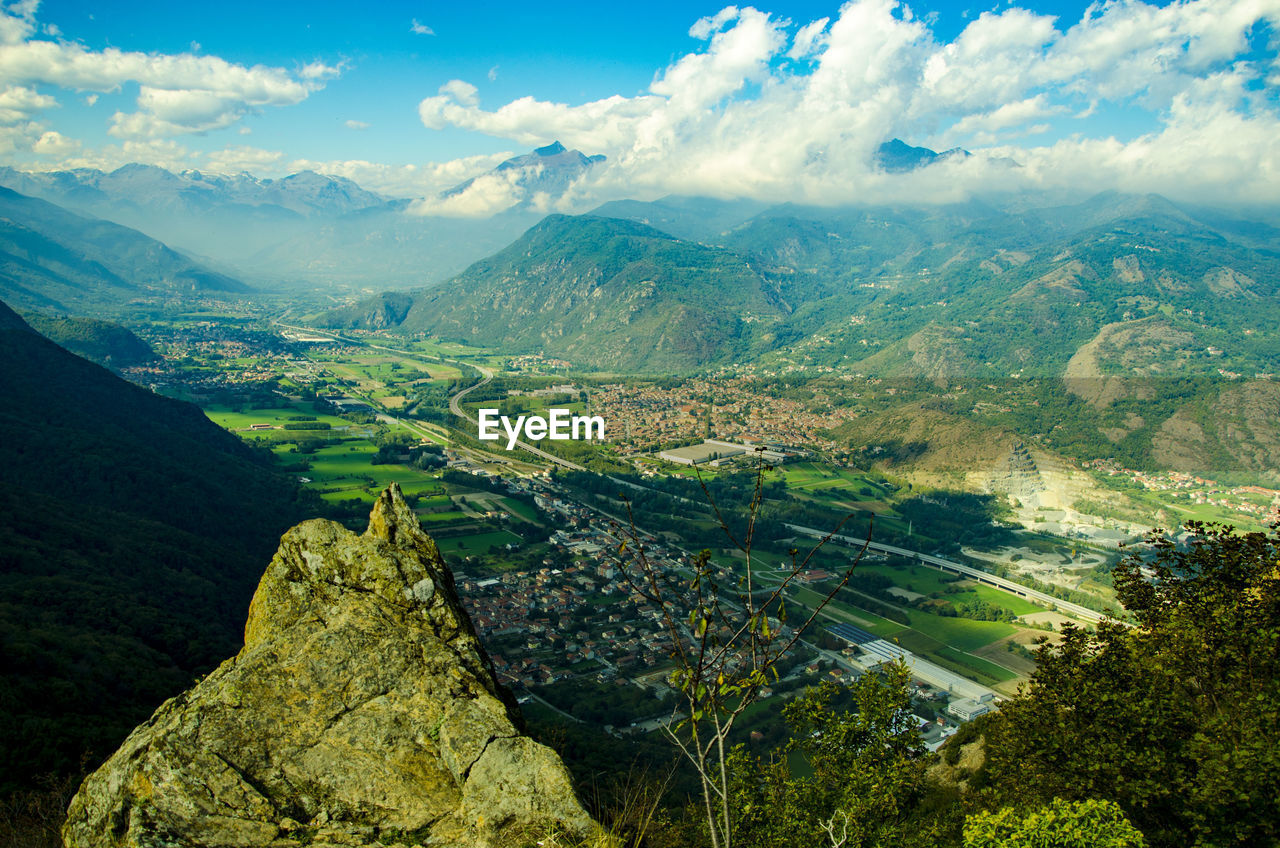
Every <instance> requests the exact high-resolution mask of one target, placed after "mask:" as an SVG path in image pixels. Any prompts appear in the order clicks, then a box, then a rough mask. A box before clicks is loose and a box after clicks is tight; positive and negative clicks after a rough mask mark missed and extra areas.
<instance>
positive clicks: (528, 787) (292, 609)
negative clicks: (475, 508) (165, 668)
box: [63, 484, 596, 848]
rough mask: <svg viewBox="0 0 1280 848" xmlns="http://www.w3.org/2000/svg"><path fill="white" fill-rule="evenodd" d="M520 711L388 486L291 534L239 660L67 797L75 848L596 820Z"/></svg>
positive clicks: (296, 839)
mask: <svg viewBox="0 0 1280 848" xmlns="http://www.w3.org/2000/svg"><path fill="white" fill-rule="evenodd" d="M520 724H521V722H520V717H519V713H518V712H517V710H516V708H515V705H514V703H513V702H512V699H511V697H510V695H509V693H507V692H506V690H505V689H503V688H502V687H501V685H500V684H499V683H498V682H497V680H496V678H495V677H494V674H493V671H492V665H491V663H490V661H489V658H488V656H487V655H486V654H485V652H484V649H483V647H482V646H481V645H480V643H479V641H478V639H477V638H476V635H475V631H474V629H473V628H472V626H471V622H470V619H469V618H468V617H467V614H466V612H465V610H464V609H463V608H462V605H461V604H460V602H459V601H458V597H457V594H456V592H455V590H454V585H453V578H452V575H451V574H450V572H449V568H448V566H447V565H446V564H445V562H444V560H443V559H442V558H441V556H440V553H439V551H438V550H437V548H436V545H435V543H434V541H432V539H431V537H430V536H428V535H427V534H426V533H424V532H423V531H422V529H421V528H420V526H419V524H418V520H417V517H416V516H415V515H414V513H413V511H412V510H411V509H410V508H409V506H408V504H406V503H405V500H404V498H403V497H402V496H401V493H400V490H399V487H398V486H396V485H395V484H392V486H391V487H389V488H388V489H387V490H386V491H384V492H383V493H382V494H381V496H380V497H379V498H378V501H377V503H376V504H375V505H374V508H373V511H372V514H371V515H370V520H369V526H368V529H367V530H366V531H365V532H364V533H363V534H362V535H356V534H355V533H352V532H351V531H349V530H347V529H346V528H344V527H342V526H341V525H339V524H336V523H334V522H331V521H325V520H313V521H307V522H304V523H302V524H300V525H298V526H297V527H294V528H293V529H292V530H290V531H288V532H287V533H285V535H284V537H283V538H282V539H281V541H280V548H279V550H278V551H277V553H276V555H275V557H273V559H272V561H271V564H270V566H268V568H267V572H266V574H265V575H264V576H263V578H262V581H261V583H260V584H259V586H258V590H257V592H256V593H255V595H254V598H253V601H252V603H251V605H250V610H249V620H248V623H247V625H246V627H245V645H244V648H243V650H241V651H240V653H239V654H238V655H237V656H235V657H234V658H232V659H230V660H227V661H226V662H225V663H223V664H222V665H221V666H220V667H219V668H218V669H217V670H216V671H214V672H213V673H212V674H210V675H209V676H208V677H206V678H205V679H204V680H202V681H200V682H199V683H198V684H196V686H195V687H193V688H192V689H191V690H189V691H188V692H186V693H185V694H183V695H181V696H179V697H177V698H174V699H171V700H170V701H168V702H166V703H165V704H164V705H162V706H161V707H160V709H159V710H157V711H156V713H155V715H153V716H152V718H151V719H150V720H149V721H148V722H146V723H145V724H143V725H141V726H140V727H138V728H137V729H136V730H135V731H134V732H133V733H132V734H131V735H130V736H129V738H128V739H127V740H126V741H125V743H124V745H123V746H121V748H120V750H119V751H117V752H116V753H115V754H114V755H113V756H112V757H111V758H110V759H109V760H108V761H107V762H106V763H105V764H104V765H103V766H102V767H101V768H100V769H99V770H98V771H97V772H95V773H94V774H93V775H91V776H90V777H89V778H88V779H87V780H86V781H85V782H84V785H83V786H82V787H81V789H80V791H79V793H78V794H77V795H76V797H75V799H74V800H73V801H72V804H71V808H70V811H69V814H68V819H67V825H66V827H65V829H64V834H63V835H64V840H65V844H66V845H67V846H68V848H81V846H84V848H88V846H95V848H97V846H102V848H106V846H112V848H116V846H149V845H160V844H166V845H167V844H181V845H186V846H215V845H217V846H222V845H237V846H246V848H251V847H252V846H263V848H267V847H268V846H270V848H285V846H294V845H302V844H309V843H310V842H312V841H315V842H324V841H327V842H330V843H334V844H341V845H360V846H373V845H386V844H393V845H394V844H399V845H406V846H407V845H425V844H431V845H435V844H447V845H458V846H495V848H496V846H506V845H513V844H521V843H522V842H523V841H525V840H528V839H530V838H534V839H536V838H538V837H540V836H541V835H546V834H549V833H551V832H553V831H559V832H562V833H564V832H567V833H570V834H573V835H576V836H579V837H581V836H586V835H588V834H590V833H592V832H593V831H594V830H595V829H596V826H595V824H594V823H593V822H592V821H591V819H590V818H589V816H588V815H587V813H586V812H585V811H584V810H583V809H582V806H581V805H580V804H579V802H578V800H577V798H576V797H575V796H574V793H573V789H572V785H571V782H570V778H569V775H568V773H567V771H566V770H565V768H564V765H563V764H562V763H561V762H560V759H559V757H557V756H556V754H555V753H554V752H553V751H551V750H550V749H549V748H546V747H544V746H542V745H540V744H538V743H536V742H534V741H533V740H532V739H530V738H528V737H527V736H525V735H524V734H523V733H522V732H521V729H520Z"/></svg>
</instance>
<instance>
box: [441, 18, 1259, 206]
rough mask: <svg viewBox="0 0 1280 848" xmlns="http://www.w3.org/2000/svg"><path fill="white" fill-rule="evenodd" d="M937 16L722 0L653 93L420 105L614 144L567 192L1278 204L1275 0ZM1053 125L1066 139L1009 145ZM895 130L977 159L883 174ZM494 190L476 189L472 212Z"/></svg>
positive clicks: (447, 90) (447, 121) (491, 126)
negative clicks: (1113, 129)
mask: <svg viewBox="0 0 1280 848" xmlns="http://www.w3.org/2000/svg"><path fill="white" fill-rule="evenodd" d="M931 26H932V19H931V18H925V19H923V20H922V19H919V18H915V17H913V16H912V15H911V14H910V13H909V11H908V10H907V8H906V7H905V6H903V5H901V4H899V3H896V2H894V0H851V2H847V3H846V4H845V5H844V6H843V7H842V8H841V9H840V13H839V15H838V16H836V17H835V18H834V19H833V20H825V19H819V20H815V21H812V22H808V23H802V24H800V25H799V26H798V27H794V35H789V32H791V31H792V30H793V25H792V24H791V23H790V22H788V21H785V20H781V19H778V18H776V17H774V16H772V15H770V14H768V13H766V12H762V11H759V10H756V9H753V8H738V7H734V6H730V7H727V8H725V9H723V10H722V11H720V12H719V13H717V14H716V15H713V16H709V17H705V18H702V19H699V20H698V21H697V22H695V23H694V24H693V26H692V28H691V29H690V35H692V36H693V37H695V38H698V39H701V40H703V41H705V42H706V43H705V45H703V46H701V47H699V48H698V49H697V50H695V51H693V52H691V53H688V54H687V55H684V56H680V57H678V58H676V59H675V60H674V61H673V62H672V63H671V64H670V65H669V66H668V67H667V68H665V69H664V70H662V71H660V72H659V73H658V74H657V75H656V76H655V78H654V80H653V82H652V84H651V85H650V86H649V90H648V91H647V92H644V93H641V94H638V95H635V96H631V97H623V96H613V97H607V98H604V99H600V100H594V101H590V102H586V103H581V104H567V103H558V102H553V101H546V100H539V99H535V98H533V97H521V98H518V99H516V100H512V101H510V102H508V103H506V104H504V105H500V106H498V107H497V108H494V109H485V108H482V107H481V106H480V105H479V102H478V99H477V97H476V90H475V88H474V87H473V86H470V85H468V84H466V83H464V82H462V81H457V80H455V81H453V82H451V83H449V84H448V85H447V86H445V87H442V88H441V89H440V92H439V94H437V95H435V96H432V97H428V98H426V99H424V100H423V101H422V102H421V103H420V105H419V113H420V116H421V118H422V121H423V123H424V124H425V125H426V126H427V127H429V128H433V129H438V128H443V127H450V126H451V127H459V128H463V129H467V130H473V131H478V132H482V133H486V134H488V135H492V136H497V137H500V138H508V139H511V140H513V141H515V142H517V143H519V144H521V145H530V144H540V143H544V142H545V140H546V139H549V138H559V139H561V140H562V141H563V142H564V143H565V144H566V145H567V146H569V147H577V148H579V149H582V150H584V151H586V152H588V153H596V152H600V153H605V154H607V155H608V156H609V160H608V162H607V163H606V164H605V165H603V166H600V167H598V168H595V169H593V170H592V171H591V172H590V177H589V179H588V180H585V181H584V182H583V183H582V184H581V185H579V186H578V187H577V193H578V196H579V197H580V198H581V199H582V201H583V202H587V200H588V199H589V198H592V197H594V198H606V197H611V196H619V195H623V196H658V195H661V194H665V193H681V194H711V195H716V196H751V197H760V198H764V199H769V200H794V201H801V202H817V203H834V202H849V201H852V200H872V199H876V198H877V197H883V198H894V199H906V198H907V197H916V198H918V199H939V198H943V197H956V196H963V195H964V194H965V193H967V192H971V191H974V190H982V189H987V188H993V187H998V186H1007V187H1009V188H1033V187H1036V186H1045V187H1067V188H1078V189H1081V190H1091V189H1101V188H1109V187H1120V186H1123V187H1125V188H1126V189H1128V190H1135V191H1160V192H1164V193H1168V194H1171V195H1174V196H1185V197H1190V196H1192V195H1194V196H1196V197H1198V198H1199V197H1208V196H1210V195H1213V196H1216V197H1218V198H1219V199H1222V200H1234V199H1236V198H1237V197H1239V196H1255V197H1262V196H1264V195H1265V194H1266V193H1267V192H1270V193H1271V196H1272V198H1274V197H1280V148H1278V147H1277V145H1280V132H1278V131H1277V130H1280V116H1278V114H1277V109H1276V105H1275V103H1276V98H1275V93H1276V92H1275V89H1276V87H1277V82H1278V81H1280V80H1277V78H1278V77H1280V73H1278V72H1277V68H1280V64H1277V63H1278V62H1280V59H1277V57H1276V50H1277V44H1276V43H1274V41H1273V43H1271V44H1268V45H1258V44H1252V45H1251V43H1250V39H1251V38H1253V39H1257V38H1260V37H1261V36H1258V32H1260V31H1261V32H1264V31H1265V27H1266V26H1271V27H1277V26H1280V0H1174V2H1171V3H1168V4H1167V5H1164V6H1161V7H1157V6H1154V5H1148V4H1147V3H1144V2H1139V0H1114V2H1104V3H1098V4H1094V5H1092V6H1090V7H1089V8H1088V9H1087V10H1086V11H1085V12H1084V13H1083V15H1082V16H1081V18H1080V19H1079V20H1069V19H1059V18H1055V17H1053V16H1050V15H1043V14H1038V13H1036V12H1033V11H1028V10H1026V9H1022V8H1017V7H1005V8H1003V9H1002V10H1001V11H998V12H984V13H982V14H980V15H978V16H977V17H976V18H974V19H972V20H970V22H969V23H968V25H967V26H966V27H965V28H964V29H963V30H962V31H961V32H960V33H959V35H957V36H956V37H955V38H953V39H951V40H950V41H940V40H938V38H937V37H936V36H935V34H934V32H933V31H932V29H931ZM1256 50H1261V51H1262V54H1263V55H1262V56H1261V58H1259V57H1257V56H1256V55H1253V54H1251V53H1250V51H1256ZM1246 54H1248V55H1246ZM787 59H791V60H793V61H791V62H788V61H786V60H787ZM799 59H803V60H806V61H804V62H801V63H797V62H796V61H794V60H799ZM1104 108H1105V109H1106V110H1107V111H1106V112H1102V114H1115V113H1117V112H1120V111H1124V110H1136V111H1137V112H1138V114H1139V116H1142V118H1144V119H1145V120H1146V121H1147V124H1146V126H1148V127H1149V131H1147V132H1145V133H1144V134H1143V135H1141V137H1139V138H1135V139H1132V140H1130V141H1127V142H1123V141H1118V140H1115V139H1112V138H1088V137H1085V136H1083V135H1078V134H1079V133H1080V132H1081V131H1082V130H1081V128H1082V127H1085V126H1088V127H1089V128H1090V129H1092V130H1093V131H1095V132H1096V131H1097V130H1096V127H1097V126H1105V123H1103V122H1102V121H1100V120H1098V119H1095V120H1094V121H1092V122H1090V123H1089V124H1087V125H1086V124H1082V123H1080V121H1081V119H1083V118H1086V117H1089V116H1090V115H1095V114H1097V113H1099V112H1101V111H1102V110H1103V109H1104ZM1130 126H1132V124H1130ZM1104 132H1105V130H1104ZM1130 132H1132V130H1130ZM1045 134H1051V135H1052V136H1056V137H1058V138H1060V139H1062V140H1058V141H1053V142H1051V143H1049V144H1046V145H1043V146H1039V147H1032V146H1018V147H1014V146H1011V145H1010V143H1009V142H1010V141H1011V140H1012V139H1014V138H1022V139H1028V138H1031V137H1034V136H1038V135H1039V136H1042V135H1045ZM893 137H901V138H904V139H906V140H907V141H909V142H912V143H917V144H918V143H926V144H931V145H933V146H937V147H939V148H941V147H944V146H950V144H951V143H963V144H965V145H966V146H969V147H971V148H972V149H973V150H974V152H975V154H976V155H975V156H973V157H971V158H970V159H967V160H954V161H951V162H947V163H940V164H937V165H934V166H932V167H930V168H928V169H925V170H922V171H919V172H916V173H913V174H909V175H896V174H895V175H888V174H884V173H882V172H880V171H879V170H878V169H877V168H876V167H875V165H874V157H875V149H876V147H877V146H878V145H879V144H880V143H882V142H884V141H886V140H888V139H890V138H893ZM1004 157H1008V158H1012V159H1013V160H1015V161H1017V162H1020V163H1023V164H1024V167H1021V168H1009V167H1008V165H1007V160H1005V158H1004ZM500 189H501V187H500V186H489V187H487V189H486V192H487V193H486V194H485V195H484V197H481V195H480V194H477V198H476V203H475V207H476V208H480V207H482V206H483V205H485V202H488V201H486V200H485V198H486V197H488V198H491V199H492V198H497V197H499V196H500V194H501V191H500ZM904 192H906V194H904ZM494 202H496V201H494Z"/></svg>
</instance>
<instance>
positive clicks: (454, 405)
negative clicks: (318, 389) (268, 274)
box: [274, 320, 587, 471]
mask: <svg viewBox="0 0 1280 848" xmlns="http://www.w3.org/2000/svg"><path fill="white" fill-rule="evenodd" d="M274 323H275V324H276V326H279V327H285V328H286V329H290V330H300V331H303V332H308V333H315V334H317V335H325V336H330V337H332V338H333V339H335V340H336V341H342V342H346V343H347V344H355V345H361V346H363V347H371V348H376V349H378V350H385V351H389V352H391V353H398V354H401V355H404V356H410V357H412V356H414V355H415V354H414V353H413V352H412V351H407V350H400V349H398V348H394V347H387V346H386V345H379V344H374V343H372V342H370V341H367V340H365V339H348V338H344V337H343V336H342V334H341V333H337V332H334V331H332V330H315V329H312V328H311V327H301V326H298V325H295V324H285V323H284V322H283V321H278V320H277V321H275V322H274ZM440 359H442V360H444V361H445V362H452V363H454V364H455V365H466V366H468V367H470V368H474V369H476V370H477V371H479V372H480V374H481V375H482V376H483V378H484V379H482V380H481V381H480V382H478V383H475V384H474V385H470V386H467V387H466V388H465V389H463V390H462V391H460V392H458V393H456V394H455V395H453V396H452V397H451V398H449V411H450V412H452V413H453V414H454V415H456V416H458V417H459V418H461V419H463V420H464V421H470V422H471V423H472V424H475V425H476V427H477V428H478V427H479V426H480V423H479V422H478V421H476V419H474V418H472V417H471V416H470V415H468V414H467V413H466V411H465V410H463V408H462V403H461V401H462V399H463V398H464V397H466V396H467V395H468V394H470V393H471V392H474V391H475V390H476V389H478V388H480V387H481V386H485V385H488V384H489V382H490V381H491V380H492V379H493V371H492V370H491V369H489V368H486V367H485V366H483V365H479V364H477V363H474V362H465V363H464V362H459V361H458V360H456V359H447V358H445V357H440ZM366 400H368V399H367V398H366ZM374 408H375V409H376V408H377V406H376V405H374ZM383 414H384V415H385V413H383ZM386 418H387V419H388V423H390V422H391V421H396V422H398V423H401V424H403V425H404V426H405V427H408V428H409V429H410V430H411V431H415V432H416V431H417V429H418V428H417V427H414V426H410V425H409V424H408V423H407V422H404V421H403V420H401V419H397V418H392V417H391V416H386ZM432 439H433V440H435V437H434V434H432ZM516 444H517V445H519V446H520V447H522V448H524V449H525V450H527V451H528V452H529V453H531V454H534V455H535V456H540V457H542V458H543V459H545V460H547V461H548V462H554V463H555V464H556V465H560V466H563V467H564V468H568V469H571V470H573V471H586V470H587V469H586V468H585V467H584V466H581V465H579V464H578V463H576V462H570V461H569V460H567V459H562V458H560V457H558V456H556V455H555V454H552V453H547V452H546V451H544V450H539V449H538V448H535V447H534V446H533V445H531V444H529V443H528V442H521V441H517V442H516ZM486 453H487V451H486Z"/></svg>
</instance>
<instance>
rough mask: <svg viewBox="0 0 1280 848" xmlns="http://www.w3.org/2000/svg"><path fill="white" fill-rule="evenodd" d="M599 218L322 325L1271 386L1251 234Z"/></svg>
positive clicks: (532, 346) (539, 347)
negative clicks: (1244, 379)
mask: <svg viewBox="0 0 1280 848" xmlns="http://www.w3.org/2000/svg"><path fill="white" fill-rule="evenodd" d="M597 212H598V213H601V214H595V215H590V216H579V217H567V216H551V217H549V218H547V219H546V220H545V221H543V222H542V223H540V224H539V225H537V226H536V227H534V228H532V229H531V230H529V232H527V233H526V234H525V235H524V236H522V237H521V238H520V239H519V240H518V241H516V242H515V243H513V244H512V245H511V246H510V247H508V248H506V249H504V250H503V251H500V252H499V253H497V254H495V255H494V256H492V257H490V258H489V259H486V260H482V261H480V262H477V263H475V264H474V265H472V266H471V267H470V268H469V269H467V271H465V272H464V273H463V274H461V275H459V276H457V277H455V278H454V279H453V280H451V281H450V282H449V283H447V284H445V285H443V286H440V287H436V288H430V289H423V290H419V291H416V292H414V293H413V295H412V298H413V299H412V304H411V305H410V304H409V303H408V301H406V300H405V296H404V295H403V294H399V295H397V296H396V297H395V299H394V302H393V301H392V300H391V299H389V298H388V297H385V296H382V297H377V298H373V299H370V300H368V301H365V302H364V303H363V304H358V305H356V306H354V307H350V308H345V309H343V310H339V311H335V312H332V313H330V314H329V315H327V316H324V317H323V318H322V320H323V321H324V322H326V323H329V324H331V325H334V326H345V327H363V328H366V329H385V328H387V327H388V326H399V327H400V328H401V329H403V330H406V331H413V332H429V333H433V334H437V335H441V336H444V337H449V338H456V339H459V340H465V341H469V342H472V343H489V344H498V345H501V346H503V347H504V349H511V350H513V351H520V352H542V353H546V354H547V355H551V356H556V357H560V358H564V359H567V360H569V361H572V362H577V363H578V364H581V365H585V366H589V367H592V368H599V369H604V370H624V371H625V370H640V371H650V372H652V371H655V370H658V371H660V370H673V371H682V370H684V371H687V370H693V369H697V368H700V367H705V366H708V365H713V364H719V363H722V362H726V361H736V362H742V361H744V357H750V356H760V357H762V360H763V361H765V362H769V361H777V362H790V363H793V364H808V365H818V366H835V365H840V366H842V367H850V368H856V369H859V370H865V371H868V372H872V373H878V374H882V375H885V376H904V377H914V376H924V377H927V378H929V379H933V380H936V381H939V382H945V381H946V380H948V379H955V378H957V377H961V376H986V377H1007V376H1010V375H1013V374H1022V375H1040V376H1060V375H1063V374H1065V373H1066V372H1067V370H1068V367H1069V365H1070V367H1071V368H1072V369H1073V374H1075V375H1079V376H1087V375H1093V376H1099V375H1101V374H1103V373H1104V372H1105V373H1111V374H1127V375H1130V376H1159V375H1166V376H1168V375H1171V374H1185V373H1209V374H1217V373H1218V372H1219V371H1226V372H1230V373H1237V374H1240V375H1244V376H1250V377H1251V376H1253V375H1254V374H1255V373H1274V372H1276V371H1277V370H1280V351H1277V350H1276V349H1275V346H1274V344H1273V343H1272V341H1271V339H1270V335H1269V333H1268V332H1267V328H1268V327H1270V326H1274V325H1275V324H1274V322H1277V321H1280V303H1278V302H1277V293H1278V291H1280V289H1278V287H1277V280H1280V253H1278V252H1277V247H1280V231H1277V230H1266V229H1265V228H1263V227H1262V226H1261V225H1259V226H1257V227H1255V228H1254V229H1253V231H1252V233H1251V235H1250V237H1249V239H1248V240H1246V239H1243V238H1240V237H1238V236H1236V235H1235V234H1234V232H1233V231H1232V229H1231V227H1229V226H1225V225H1222V224H1220V223H1218V222H1215V221H1213V220H1205V218H1204V217H1203V216H1198V215H1197V214H1195V213H1193V212H1190V211H1187V210H1185V209H1183V208H1181V207H1179V206H1177V205H1175V204H1173V203H1171V202H1170V201H1168V200H1166V199H1165V198H1162V197H1159V196H1155V195H1149V196H1142V197H1137V196H1127V195H1119V194H1107V195H1099V196H1097V197H1094V198H1092V199H1090V200H1088V201H1086V202H1084V203H1079V204H1074V205H1069V206H1046V207H1042V208H1022V209H1019V210H1018V211H1010V210H1009V209H1008V208H1002V207H1000V206H997V205H994V204H986V203H979V202H971V203H966V204H958V205H952V206H938V207H901V208H894V207H861V208H840V209H825V208H805V207H796V206H790V205H785V206H777V207H770V208H768V209H765V210H763V211H755V210H753V208H752V206H751V205H750V204H744V203H740V202H720V201H712V200H700V201H699V200H690V199H674V198H673V199H666V200H662V201H657V202H654V203H648V204H646V203H638V202H632V201H628V202H616V203H610V204H606V205H605V206H603V207H601V208H600V209H599V210H597ZM753 212H755V214H752V213H753ZM603 213H611V214H612V215H614V216H620V217H603ZM738 219H742V220H738ZM655 223H656V224H658V225H661V226H663V227H665V228H666V231H664V230H663V229H659V228H658V227H657V226H653V224H655ZM717 229H718V230H719V232H718V233H717V232H713V230H717ZM676 233H679V234H681V235H682V236H683V237H678V236H677V235H676ZM695 238H696V239H697V240H694V239H695ZM695 309H696V310H697V311H696V315H695V313H694V312H692V311H689V310H695ZM686 322H687V323H689V324H691V325H694V326H692V327H691V328H689V329H679V330H677V328H684V327H685V326H686ZM659 327H660V328H664V329H665V330H666V332H665V333H664V332H662V331H657V332H656V333H654V334H653V335H651V336H645V335H644V334H645V333H650V332H653V331H654V330H655V328H659ZM1046 331H1048V332H1046ZM677 335H679V336H683V337H684V338H685V340H686V342H685V343H684V344H677V343H676V342H675V338H676V337H677ZM641 337H644V338H649V339H660V343H659V345H658V348H659V349H658V350H655V349H654V348H653V346H652V345H651V344H650V345H647V346H646V345H640V344H637V343H636V340H637V339H639V338H641ZM588 339H590V342H588V341H587V340H588ZM1090 345H1091V347H1090ZM1120 348H1123V350H1119V349H1120ZM1082 351H1083V352H1082Z"/></svg>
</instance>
